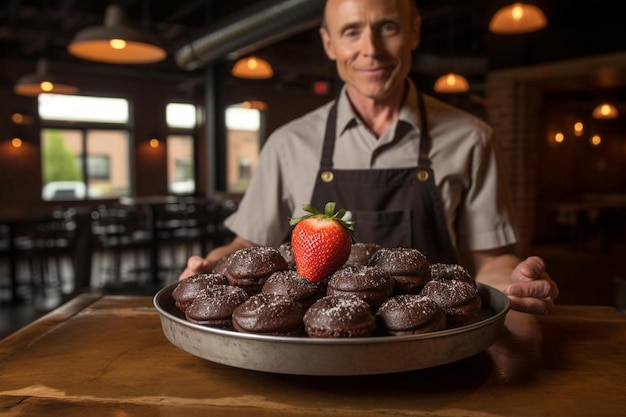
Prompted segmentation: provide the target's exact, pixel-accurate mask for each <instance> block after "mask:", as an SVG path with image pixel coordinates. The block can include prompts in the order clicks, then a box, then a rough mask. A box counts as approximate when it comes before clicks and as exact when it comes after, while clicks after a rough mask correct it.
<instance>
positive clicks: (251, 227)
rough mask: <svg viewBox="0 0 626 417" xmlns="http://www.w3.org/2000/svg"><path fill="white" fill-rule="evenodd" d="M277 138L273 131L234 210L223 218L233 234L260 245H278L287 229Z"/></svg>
mask: <svg viewBox="0 0 626 417" xmlns="http://www.w3.org/2000/svg"><path fill="white" fill-rule="evenodd" d="M277 139H278V138H277V137H276V133H275V134H273V135H271V136H270V137H269V138H268V140H267V141H266V143H265V145H264V146H263V148H262V149H261V153H260V154H259V161H258V164H257V166H256V168H255V171H254V174H253V175H252V179H251V180H250V184H249V186H248V189H247V190H246V192H245V194H244V196H243V198H242V200H241V202H240V203H239V207H238V208H237V211H236V212H235V213H233V214H232V215H230V216H229V217H228V218H227V219H226V220H225V221H224V224H225V226H226V227H228V228H229V229H230V230H231V231H233V232H234V233H235V234H236V235H238V236H241V237H243V238H244V239H246V240H249V241H251V242H253V243H255V244H257V245H262V246H274V247H276V246H278V245H280V244H281V243H282V242H283V241H284V240H285V239H286V237H287V236H288V234H289V231H290V226H289V217H290V215H291V210H290V208H289V206H288V204H287V201H286V199H285V196H284V195H283V191H282V190H283V189H284V187H283V169H282V165H281V160H280V157H279V152H278V142H279V141H278V140H277Z"/></svg>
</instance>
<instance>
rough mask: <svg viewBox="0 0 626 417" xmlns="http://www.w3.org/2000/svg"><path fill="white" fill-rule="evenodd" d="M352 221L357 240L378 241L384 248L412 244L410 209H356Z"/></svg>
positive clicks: (410, 245) (364, 241) (409, 245)
mask: <svg viewBox="0 0 626 417" xmlns="http://www.w3.org/2000/svg"><path fill="white" fill-rule="evenodd" d="M354 221H355V224H354V229H355V234H354V237H355V240H356V241H357V242H361V243H378V244H379V245H382V246H383V247H386V248H394V247H407V248H410V247H412V246H413V239H412V238H411V231H412V227H411V210H399V211H357V212H356V213H355V216H354Z"/></svg>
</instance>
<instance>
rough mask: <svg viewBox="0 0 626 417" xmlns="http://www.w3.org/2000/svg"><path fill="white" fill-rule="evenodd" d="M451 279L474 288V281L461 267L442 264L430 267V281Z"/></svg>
mask: <svg viewBox="0 0 626 417" xmlns="http://www.w3.org/2000/svg"><path fill="white" fill-rule="evenodd" d="M453 279H456V280H459V281H464V282H467V283H469V284H472V286H473V287H474V288H476V281H475V280H474V278H472V276H471V275H470V273H469V272H468V271H467V269H465V268H464V267H463V266H461V265H457V264H443V263H437V264H431V265H430V280H435V281H446V280H447V281H449V280H453Z"/></svg>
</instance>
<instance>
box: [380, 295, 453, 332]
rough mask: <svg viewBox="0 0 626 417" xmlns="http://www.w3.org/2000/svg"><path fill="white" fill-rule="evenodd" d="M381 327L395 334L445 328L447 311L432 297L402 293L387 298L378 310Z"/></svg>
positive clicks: (433, 330)
mask: <svg viewBox="0 0 626 417" xmlns="http://www.w3.org/2000/svg"><path fill="white" fill-rule="evenodd" d="M376 318H377V319H378V322H379V323H380V326H379V327H380V328H381V329H383V330H384V331H386V332H387V333H389V334H391V335H394V336H406V335H412V334H422V333H428V332H435V331H438V330H444V329H445V328H446V313H445V312H444V311H443V309H442V308H441V307H440V306H439V305H438V304H437V303H436V302H435V301H433V300H432V299H431V298H429V297H424V296H422V295H419V294H401V295H397V296H394V297H391V298H389V299H388V300H386V301H385V302H384V303H383V304H382V305H381V306H380V308H379V309H378V311H377V312H376Z"/></svg>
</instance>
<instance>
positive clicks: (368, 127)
mask: <svg viewBox="0 0 626 417" xmlns="http://www.w3.org/2000/svg"><path fill="white" fill-rule="evenodd" d="M420 26H421V17H420V15H419V12H418V11H417V9H416V7H415V5H414V4H413V1H412V0H328V1H327V4H326V8H325V13H324V23H323V25H322V28H321V29H320V34H321V37H322V41H323V45H324V49H325V51H326V54H327V55H328V57H329V58H330V59H331V60H334V61H335V62H336V65H337V71H338V73H339V76H340V77H341V79H342V80H343V81H344V82H345V87H344V89H343V90H342V92H341V94H340V96H339V98H338V99H337V100H336V102H332V103H329V104H328V105H325V106H323V107H322V108H320V109H317V110H314V111H313V112H311V113H309V114H307V115H305V116H303V117H301V118H299V119H297V120H295V121H293V122H291V123H288V124H287V125H286V126H283V127H282V128H280V129H278V130H277V131H276V132H274V133H273V134H272V136H271V137H270V138H269V139H268V141H267V143H266V144H265V146H264V147H263V150H262V152H261V156H260V159H259V164H258V166H257V169H256V172H255V175H254V177H253V179H252V181H251V183H250V187H249V188H248V191H247V192H246V194H245V196H244V198H243V199H242V201H241V204H240V206H239V209H238V211H237V212H236V213H235V214H233V215H232V216H231V217H229V218H228V219H227V220H226V225H227V226H228V227H229V228H230V229H231V230H233V231H234V232H235V233H236V234H237V237H236V238H235V239H234V240H233V241H232V242H231V243H230V244H228V245H226V246H222V247H219V248H216V249H214V250H213V251H212V252H211V253H210V254H209V255H208V256H207V257H206V258H205V259H203V258H201V257H191V258H190V259H189V260H188V264H187V269H186V270H185V271H184V272H183V274H181V277H180V278H181V279H182V278H184V277H187V276H189V275H191V274H193V273H198V272H202V271H208V270H210V269H211V268H212V267H213V265H214V264H215V262H216V261H217V260H218V259H219V258H221V257H223V256H225V255H227V254H229V253H232V252H234V251H235V250H237V249H240V248H244V247H249V246H252V245H268V246H278V245H279V244H280V243H281V242H282V241H284V240H285V239H286V238H287V237H288V233H289V225H288V218H289V217H295V216H297V215H300V214H301V207H302V204H304V203H309V202H310V203H312V204H313V205H314V206H316V207H318V208H320V209H321V208H323V206H324V204H325V202H327V201H336V202H337V206H338V207H341V208H346V209H348V210H349V211H351V213H352V214H353V215H354V220H355V222H356V224H355V228H356V231H357V235H356V238H357V240H358V241H362V242H377V243H381V244H383V246H413V247H417V248H418V249H420V250H421V251H423V252H424V254H425V255H426V256H427V258H428V259H429V260H430V261H431V262H447V263H452V262H459V263H461V264H463V265H464V266H466V267H467V268H468V269H469V270H470V272H471V273H472V274H473V275H474V276H475V277H476V279H477V281H479V282H483V283H485V284H488V285H491V286H494V287H496V288H498V289H500V290H502V291H503V292H504V293H505V294H506V295H507V296H508V297H509V299H510V300H511V307H512V309H515V310H519V311H523V312H529V313H535V314H545V313H547V312H548V311H549V310H550V309H551V308H552V306H553V300H554V298H555V297H556V296H557V295H558V288H557V286H556V284H555V283H554V281H552V280H551V279H550V277H549V275H548V274H547V273H546V271H545V265H544V262H543V260H542V259H540V258H538V257H530V258H528V259H526V260H524V261H523V262H520V260H519V259H518V258H517V257H515V256H514V255H513V254H512V250H511V248H512V246H513V245H514V244H515V242H516V237H515V232H514V229H513V226H512V222H511V220H510V218H509V210H508V196H507V192H506V190H505V186H504V183H505V181H504V180H503V179H502V178H501V177H500V173H499V170H498V163H497V158H496V153H495V151H494V148H493V143H492V142H493V140H492V137H491V136H492V131H491V128H490V127H489V126H487V125H486V124H484V123H483V122H482V121H480V120H479V119H478V118H476V117H474V116H471V115H469V114H467V113H465V112H462V111H460V110H458V109H455V108H453V107H451V106H449V105H446V104H444V103H442V102H440V101H438V100H435V99H433V98H431V97H425V96H423V95H422V94H421V93H419V92H418V91H416V89H415V86H414V85H413V83H412V82H410V81H409V80H408V78H407V77H408V74H409V71H410V67H411V53H412V51H413V50H414V49H415V48H416V47H417V46H418V44H419V39H420Z"/></svg>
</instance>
